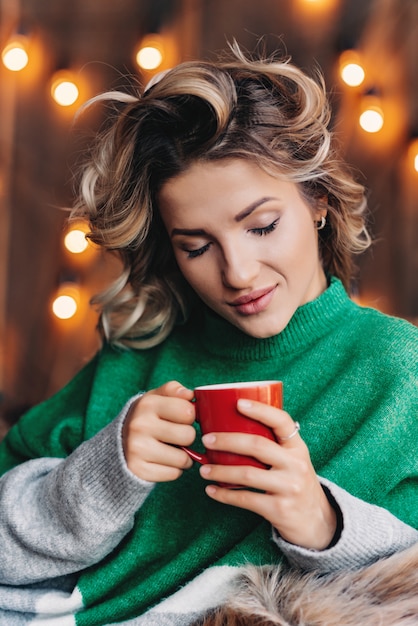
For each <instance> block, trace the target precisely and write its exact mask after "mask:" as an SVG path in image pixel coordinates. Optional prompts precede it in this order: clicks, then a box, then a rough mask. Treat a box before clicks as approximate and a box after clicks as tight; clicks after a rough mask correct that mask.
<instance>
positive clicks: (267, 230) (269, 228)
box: [250, 219, 279, 237]
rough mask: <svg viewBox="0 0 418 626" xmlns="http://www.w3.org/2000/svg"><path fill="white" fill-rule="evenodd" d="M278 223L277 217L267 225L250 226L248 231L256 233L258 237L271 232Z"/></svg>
mask: <svg viewBox="0 0 418 626" xmlns="http://www.w3.org/2000/svg"><path fill="white" fill-rule="evenodd" d="M278 223H279V220H278V219H277V220H274V222H272V223H271V224H269V225H268V226H264V227H263V228H251V230H250V232H251V233H254V234H255V235H258V236H259V237H263V235H268V234H269V233H271V232H273V230H274V229H275V228H276V226H277V224H278Z"/></svg>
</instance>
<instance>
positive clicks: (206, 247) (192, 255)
mask: <svg viewBox="0 0 418 626" xmlns="http://www.w3.org/2000/svg"><path fill="white" fill-rule="evenodd" d="M209 246H210V243H207V244H205V245H204V246H202V247H201V248H197V249H196V250H187V249H186V248H185V250H184V251H185V252H187V258H188V259H195V258H196V257H198V256H202V254H204V253H205V252H206V251H207V250H209Z"/></svg>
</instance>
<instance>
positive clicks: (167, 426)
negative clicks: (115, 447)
mask: <svg viewBox="0 0 418 626" xmlns="http://www.w3.org/2000/svg"><path fill="white" fill-rule="evenodd" d="M192 398H193V391H191V390H189V389H185V388H184V387H183V386H182V385H180V383H178V382H177V381H171V382H169V383H166V384H165V385H162V386H161V387H159V388H158V389H154V390H152V391H149V392H147V393H145V394H144V395H143V396H141V397H140V398H139V399H138V400H136V402H135V403H134V404H133V405H132V407H131V408H130V411H129V414H128V416H127V418H126V420H125V423H124V425H123V449H124V454H125V459H126V462H127V465H128V468H129V469H130V470H131V471H132V472H133V473H134V474H136V476H138V477H139V478H142V479H143V480H149V481H153V482H160V481H167V480H175V479H176V478H178V477H179V476H180V474H181V473H182V471H183V470H184V469H186V468H189V467H191V465H192V461H191V459H190V458H189V456H188V455H187V453H186V452H185V451H184V450H181V449H179V448H178V447H177V446H190V445H191V444H192V443H193V441H194V439H195V436H196V431H195V429H194V427H193V426H192V424H193V422H194V420H195V408H194V405H193V404H192V402H191V400H192Z"/></svg>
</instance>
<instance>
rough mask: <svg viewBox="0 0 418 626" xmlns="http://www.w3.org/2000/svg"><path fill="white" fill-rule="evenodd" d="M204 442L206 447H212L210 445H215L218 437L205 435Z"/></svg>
mask: <svg viewBox="0 0 418 626" xmlns="http://www.w3.org/2000/svg"><path fill="white" fill-rule="evenodd" d="M202 441H203V444H204V445H205V446H210V445H212V444H214V443H215V441H216V437H215V435H212V434H209V435H203V437H202Z"/></svg>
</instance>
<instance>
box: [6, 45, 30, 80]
mask: <svg viewBox="0 0 418 626" xmlns="http://www.w3.org/2000/svg"><path fill="white" fill-rule="evenodd" d="M1 58H2V61H3V65H4V66H5V67H7V69H8V70H11V71H12V72H20V71H21V70H23V69H24V68H25V67H26V66H27V64H28V61H29V56H28V53H27V51H26V46H25V43H24V41H23V39H22V38H20V40H19V39H16V40H13V41H12V42H10V43H9V44H8V45H7V46H6V47H5V48H4V50H3V52H2V54H1Z"/></svg>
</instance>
